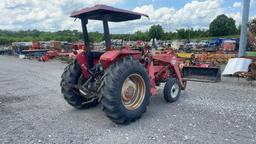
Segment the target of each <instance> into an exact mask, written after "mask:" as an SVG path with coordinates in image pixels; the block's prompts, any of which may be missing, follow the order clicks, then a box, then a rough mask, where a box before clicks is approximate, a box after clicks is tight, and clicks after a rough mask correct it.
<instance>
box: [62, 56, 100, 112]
mask: <svg viewBox="0 0 256 144" xmlns="http://www.w3.org/2000/svg"><path fill="white" fill-rule="evenodd" d="M81 79H82V80H81ZM84 81H85V80H84V78H83V75H82V70H81V68H80V66H79V64H78V62H77V60H74V61H73V62H71V63H70V64H69V65H68V66H67V67H66V68H65V70H64V72H63V74H62V76H61V83H60V86H61V93H62V94H63V96H64V99H65V100H66V101H67V102H68V104H70V105H71V106H73V107H75V108H77V109H83V108H90V107H93V106H96V105H97V104H98V99H96V98H94V99H89V98H86V95H85V93H84V92H83V91H82V90H81V89H77V88H75V87H73V86H72V85H76V86H78V85H82V84H83V83H82V82H84Z"/></svg>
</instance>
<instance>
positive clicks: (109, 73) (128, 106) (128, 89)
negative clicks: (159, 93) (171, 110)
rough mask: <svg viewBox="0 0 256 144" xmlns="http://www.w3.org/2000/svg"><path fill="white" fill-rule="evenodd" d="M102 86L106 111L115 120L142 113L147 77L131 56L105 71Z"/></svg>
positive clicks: (121, 121) (128, 119)
mask: <svg viewBox="0 0 256 144" xmlns="http://www.w3.org/2000/svg"><path fill="white" fill-rule="evenodd" d="M105 75H106V76H105V78H104V81H103V82H104V84H103V87H102V89H101V94H102V100H101V103H102V106H103V111H104V112H105V113H106V115H107V116H108V117H109V118H110V119H111V120H112V121H113V122H115V123H117V124H128V123H130V122H133V121H135V120H137V119H138V118H140V117H141V115H142V114H143V113H144V112H145V111H146V108H147V105H148V104H149V101H150V81H149V77H148V74H147V71H146V69H145V68H144V66H143V65H141V64H140V63H139V62H138V61H136V60H134V59H132V58H123V59H120V60H118V61H117V62H115V63H113V64H112V65H111V66H110V67H109V68H108V69H107V70H106V71H105Z"/></svg>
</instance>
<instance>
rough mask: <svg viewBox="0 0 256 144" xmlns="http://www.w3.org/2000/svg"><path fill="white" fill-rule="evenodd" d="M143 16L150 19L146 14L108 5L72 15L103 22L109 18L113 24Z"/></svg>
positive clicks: (89, 8)
mask: <svg viewBox="0 0 256 144" xmlns="http://www.w3.org/2000/svg"><path fill="white" fill-rule="evenodd" d="M141 16H145V17H147V18H149V17H148V15H146V14H142V13H138V12H133V11H129V10H124V9H119V8H114V7H110V6H107V5H95V6H93V7H88V8H84V9H81V10H79V11H74V12H73V13H72V14H71V17H74V18H82V17H86V18H87V19H92V20H103V19H104V18H107V19H108V21H111V22H122V21H130V20H136V19H140V18H141Z"/></svg>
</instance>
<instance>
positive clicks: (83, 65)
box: [60, 5, 186, 124]
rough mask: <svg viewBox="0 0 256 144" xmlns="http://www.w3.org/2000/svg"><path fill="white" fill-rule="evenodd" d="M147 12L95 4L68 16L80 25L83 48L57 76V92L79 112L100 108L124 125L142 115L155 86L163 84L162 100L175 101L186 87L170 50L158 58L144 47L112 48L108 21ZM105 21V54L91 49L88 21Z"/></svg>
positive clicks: (120, 20) (125, 19)
mask: <svg viewBox="0 0 256 144" xmlns="http://www.w3.org/2000/svg"><path fill="white" fill-rule="evenodd" d="M141 16H145V17H148V16H147V15H145V14H141V13H137V12H133V11H128V10H123V9H117V8H113V7H109V6H106V5H96V6H94V7H89V8H84V9H82V10H80V11H75V12H73V13H72V14H71V17H74V18H79V19H80V20H81V23H82V29H83V35H84V45H85V48H86V49H85V50H84V52H82V53H79V54H77V55H76V59H75V60H74V61H73V62H72V63H71V64H69V65H68V66H67V67H66V68H65V71H64V73H63V74H62V76H61V78H62V80H61V84H60V85H61V92H62V94H63V95H64V98H65V100H66V101H67V102H68V103H69V104H70V105H71V106H73V107H75V108H78V109H82V108H89V107H93V106H96V105H97V104H98V103H101V104H102V107H103V111H104V112H105V113H106V115H107V117H109V118H110V119H111V120H112V121H113V122H115V123H117V124H128V123H130V122H133V121H135V120H137V119H139V118H140V117H141V115H142V114H143V113H144V112H145V111H146V108H147V105H148V104H149V101H150V97H151V95H155V94H156V90H157V86H159V85H160V84H161V83H165V86H164V92H163V96H164V99H165V100H166V101H167V102H170V103H171V102H175V101H176V100H177V99H178V98H179V96H180V92H181V90H184V89H185V87H186V81H184V80H183V78H182V74H181V71H180V67H179V61H178V59H177V58H176V56H175V55H174V54H173V52H172V51H168V50H166V51H165V52H161V53H158V54H154V53H153V52H151V50H150V48H149V47H148V46H146V47H145V48H144V49H143V50H132V49H131V48H129V47H128V46H126V47H123V48H122V49H120V50H113V48H112V46H111V39H110V34H109V28H108V22H124V21H129V20H136V19H140V18H141ZM89 19H90V20H100V21H102V22H103V29H104V38H105V46H106V49H105V51H94V50H93V49H92V46H91V45H90V44H89V43H90V42H89V36H88V32H87V27H86V26H87V23H88V20H89Z"/></svg>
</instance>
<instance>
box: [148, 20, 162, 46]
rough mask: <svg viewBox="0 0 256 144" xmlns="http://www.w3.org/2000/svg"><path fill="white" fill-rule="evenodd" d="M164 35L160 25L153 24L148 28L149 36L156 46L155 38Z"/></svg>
mask: <svg viewBox="0 0 256 144" xmlns="http://www.w3.org/2000/svg"><path fill="white" fill-rule="evenodd" d="M163 35H164V30H163V28H162V26H160V25H153V26H151V27H150V29H149V37H150V38H152V39H153V46H154V47H155V48H156V43H155V39H161V38H162V36H163Z"/></svg>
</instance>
